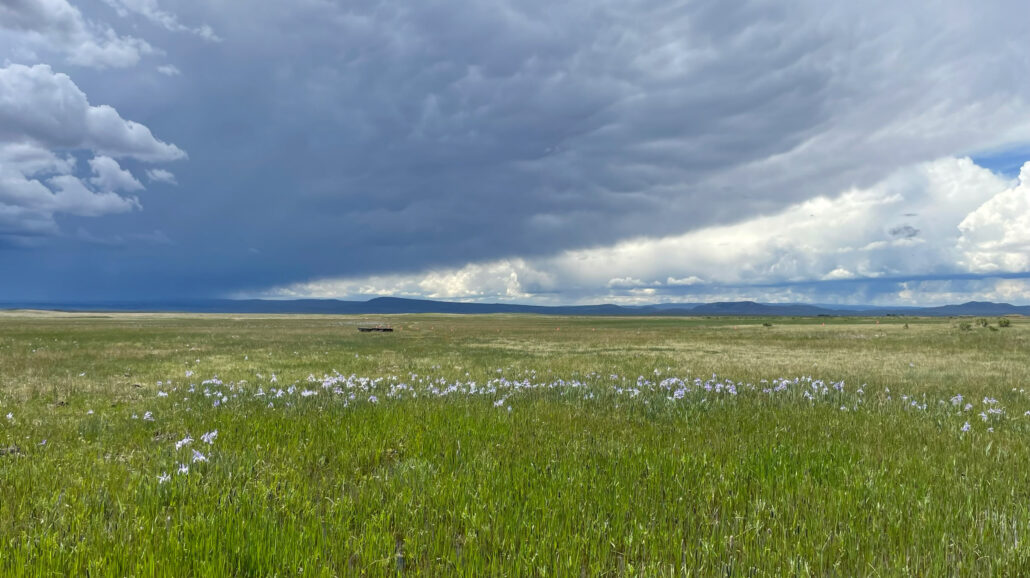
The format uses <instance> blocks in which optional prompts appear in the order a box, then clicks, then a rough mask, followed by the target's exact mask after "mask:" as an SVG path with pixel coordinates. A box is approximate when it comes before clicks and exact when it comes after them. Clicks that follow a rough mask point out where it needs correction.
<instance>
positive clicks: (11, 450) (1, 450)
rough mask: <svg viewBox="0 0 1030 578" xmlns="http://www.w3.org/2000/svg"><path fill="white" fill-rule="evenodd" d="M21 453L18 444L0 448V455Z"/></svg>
mask: <svg viewBox="0 0 1030 578" xmlns="http://www.w3.org/2000/svg"><path fill="white" fill-rule="evenodd" d="M20 453H21V448H20V447H18V446H11V447H9V448H0V456H14V455H17V454H20Z"/></svg>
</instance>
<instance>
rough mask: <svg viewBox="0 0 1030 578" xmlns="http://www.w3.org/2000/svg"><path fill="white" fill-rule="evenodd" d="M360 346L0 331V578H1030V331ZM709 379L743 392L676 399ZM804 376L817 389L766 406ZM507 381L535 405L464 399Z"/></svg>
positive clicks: (490, 322)
mask: <svg viewBox="0 0 1030 578" xmlns="http://www.w3.org/2000/svg"><path fill="white" fill-rule="evenodd" d="M358 321H359V319H358V318H348V317H315V316H311V317H305V316H291V317H260V316H173V315H110V316H105V315H88V316H87V315H61V314H29V313H19V314H12V313H8V314H0V449H4V450H7V451H6V452H5V455H0V540H2V543H0V574H3V575H54V576H65V575H86V574H91V575H105V576H106V575H112V576H151V575H218V576H224V575H243V576H266V575H279V576H293V575H311V576H337V575H338V576H346V575H369V576H378V575H399V574H411V575H416V574H425V575H440V576H444V575H446V576H452V575H467V576H482V575H488V576H502V575H507V576H526V575H529V576H534V575H538V576H580V575H585V576H598V575H607V576H674V575H675V576H681V575H697V576H709V575H730V576H782V575H799V576H806V575H820V576H822V575H838V576H865V575H869V576H889V575H913V574H916V575H931V576H950V575H1025V574H1026V573H1027V572H1028V570H1030V548H1028V547H1027V545H1026V542H1025V541H1026V538H1027V537H1028V536H1030V417H1026V416H1024V415H1023V414H1024V412H1026V411H1027V410H1030V398H1028V395H1027V391H1030V371H1028V369H1030V363H1028V361H1027V360H1028V355H1027V354H1028V353H1030V347H1028V346H1030V342H1028V340H1030V322H1027V321H1025V320H1023V319H1014V320H1013V322H1012V325H1011V327H1006V328H1001V329H998V330H992V329H990V328H983V327H974V328H972V329H970V330H963V329H961V328H960V327H959V323H960V320H948V319H939V320H933V319H918V320H916V319H902V318H881V319H879V320H875V319H773V320H771V323H772V324H773V326H772V327H764V326H763V325H762V324H763V322H770V320H768V319H733V318H718V319H700V318H699V319H693V318H691V319H671V318H653V319H651V318H649V319H643V318H558V317H532V316H484V317H460V316H434V315H422V316H398V317H393V318H388V321H389V322H390V323H392V324H393V325H394V327H396V328H397V329H398V331H396V332H394V333H392V334H360V333H358V332H357V331H356V328H355V324H356V323H357V322H358ZM877 321H879V323H877ZM991 322H992V324H993V325H994V326H995V327H996V326H997V323H996V320H991ZM906 324H907V326H906ZM498 370H500V372H498ZM187 371H192V372H194V374H193V376H192V377H190V378H186V372H187ZM334 371H338V372H339V373H340V374H342V375H343V376H350V375H352V374H353V375H356V376H359V377H368V378H382V381H381V382H380V383H378V385H376V386H374V387H370V386H361V385H355V386H354V387H351V388H348V387H346V386H345V385H344V386H342V390H343V391H344V393H342V394H337V393H333V391H332V387H335V386H332V387H330V388H329V389H323V388H322V385H321V382H322V379H323V377H324V376H326V375H333V374H334V373H333V372H334ZM656 371H657V373H656ZM273 374H275V375H276V376H277V380H278V381H277V382H275V383H273V382H271V381H270V379H271V376H272V375H273ZM312 374H313V375H314V376H315V378H317V381H315V382H314V383H311V382H309V381H308V376H309V375H312ZM412 374H417V377H413V376H412ZM613 374H615V375H617V376H618V378H615V379H613V378H612V377H611V376H612V375H613ZM712 374H718V376H719V379H720V381H721V380H724V379H725V380H732V381H733V382H739V386H738V389H739V391H738V394H737V395H731V394H728V393H726V392H721V393H716V392H706V391H704V389H703V388H698V387H696V386H694V385H693V384H692V382H691V381H690V380H692V379H693V378H700V379H702V380H705V379H710V378H711V377H712ZM215 375H217V376H218V377H219V378H220V380H221V381H222V382H223V385H222V386H216V385H213V384H209V385H206V386H205V385H202V384H201V381H202V380H206V379H210V378H212V377H213V376H215ZM672 376H677V377H680V378H684V379H685V380H687V381H688V385H690V391H689V392H687V393H686V394H685V395H684V397H683V398H682V399H669V398H670V397H674V396H673V391H674V390H675V389H677V388H678V387H679V386H672V387H670V388H663V387H662V386H659V385H657V384H658V383H659V382H660V381H661V380H663V379H666V378H668V377H672ZM803 376H811V377H812V378H813V379H816V380H819V379H822V380H826V382H827V383H826V389H827V393H825V394H824V393H822V392H821V391H819V392H816V395H815V396H814V397H815V400H814V401H810V400H808V399H806V398H805V397H804V396H803V391H804V388H807V387H810V386H808V385H807V384H806V383H802V384H799V385H791V386H790V387H788V388H787V391H784V392H774V393H763V392H762V391H761V390H762V389H768V388H770V387H771V385H770V384H768V383H763V382H762V381H761V380H763V379H764V380H769V381H771V380H773V379H775V378H794V377H803ZM502 377H503V378H505V379H508V380H523V379H525V380H529V382H530V383H531V384H536V385H540V384H548V385H549V387H533V388H511V387H508V386H506V385H501V386H497V382H496V381H495V382H492V383H493V387H495V388H496V389H497V391H489V390H488V391H487V392H486V393H475V394H470V393H468V389H469V386H468V384H469V383H470V382H473V381H474V382H475V383H476V384H477V392H481V391H482V389H483V388H484V387H491V386H490V385H488V384H490V383H491V382H490V380H497V379H500V378H502ZM638 377H641V378H643V379H644V380H647V381H649V382H650V384H643V385H641V386H640V387H637V385H636V384H637V380H638ZM169 380H170V381H171V383H169ZM430 380H431V381H433V382H434V384H432V385H431V384H430V383H429V381H430ZM436 380H441V381H440V382H439V383H436ZM558 380H563V381H564V383H565V385H564V386H560V385H556V384H557V383H558ZM841 380H843V382H844V387H843V391H840V392H838V391H836V390H835V389H833V387H832V384H831V383H830V382H831V381H832V382H837V381H841ZM159 381H160V382H162V383H161V384H160V385H158V382H159ZM459 382H460V383H461V384H462V385H461V386H460V387H459V389H460V390H461V391H460V392H458V393H452V394H450V395H446V396H437V395H433V394H432V393H431V392H430V388H431V387H437V388H438V389H441V390H442V389H445V388H446V387H447V386H448V385H454V384H456V383H459ZM573 382H575V384H573ZM191 383H193V384H196V387H195V388H194V389H195V391H194V392H192V393H191V392H189V391H188V388H189V387H190V384H191ZM354 383H356V382H352V385H354ZM398 383H408V384H411V385H412V387H413V388H414V389H415V391H416V392H417V394H418V395H417V397H414V396H412V395H411V393H410V392H407V390H398V391H400V392H401V394H402V395H401V398H399V399H397V398H393V397H390V395H388V393H389V391H390V389H389V388H390V386H391V385H396V384H398ZM749 383H750V384H753V386H754V387H753V388H749V387H748V386H747V384H749ZM230 384H231V387H230ZM293 384H296V391H295V393H293V394H289V395H284V396H283V397H280V398H275V397H273V393H272V391H273V389H274V388H280V387H281V388H283V389H286V388H288V387H290V386H291V385H293ZM205 388H207V389H208V390H209V392H210V391H212V390H217V391H218V392H220V394H221V395H224V396H225V397H226V398H227V400H226V401H225V403H220V405H219V407H213V400H214V399H215V397H214V396H212V397H206V396H205V395H204V393H203V390H204V389H205ZM258 388H261V390H262V391H264V392H265V394H266V395H265V396H263V397H255V395H254V394H255V393H256V392H257V391H258ZM859 388H861V389H862V390H863V391H862V393H859V392H858V389H859ZM305 389H309V390H312V391H318V394H317V395H312V396H310V397H302V396H301V395H300V391H302V390H305ZM632 389H638V390H639V391H640V393H639V394H633V393H631V391H630V390H632ZM1024 390H1026V391H1024ZM159 391H161V392H165V393H168V394H169V395H168V396H167V397H159V396H158V392H159ZM351 392H354V393H355V396H354V398H353V399H350V395H349V394H350V393H351ZM956 394H961V395H962V396H963V397H964V400H963V402H962V403H961V404H959V405H957V406H956V405H953V404H952V403H951V401H950V400H951V398H952V397H953V396H955V395H956ZM234 395H235V397H233V396H234ZM369 395H376V397H377V398H378V403H370V402H369V401H368V396H369ZM903 396H904V398H903ZM985 397H990V398H995V399H997V403H985V402H984V401H983V398H985ZM502 399H503V401H502V402H501V403H500V405H499V406H498V405H495V402H497V401H499V400H502ZM913 401H914V402H915V403H916V406H917V407H913V406H912V403H913ZM269 402H272V403H273V407H271V408H269V407H268V403H269ZM965 403H972V404H973V406H974V407H973V408H972V409H971V410H969V411H963V406H964V405H965ZM924 404H925V409H922V407H923V405H924ZM991 407H1001V408H1004V413H1003V414H1001V415H989V416H988V418H989V419H988V421H984V420H982V419H981V418H980V417H979V414H980V413H981V412H982V411H986V409H988V408H991ZM508 408H510V410H509V409H508ZM842 408H843V410H842ZM90 410H92V412H93V413H91V414H90V413H88V412H89V411H90ZM845 410H846V411H845ZM148 411H149V412H152V413H153V416H154V420H153V421H145V420H144V419H142V416H143V415H144V413H145V412H148ZM9 412H10V413H11V414H13V419H11V420H8V419H6V418H4V417H3V416H4V415H6V414H7V413H9ZM134 415H135V416H136V418H135V419H134V418H133V416H134ZM966 422H969V423H970V431H968V432H963V431H961V428H962V426H963V425H964V424H965V423H966ZM988 428H992V429H993V431H989V430H988ZM213 430H217V431H218V437H217V439H216V440H215V441H214V443H213V444H210V445H209V444H206V443H204V442H202V441H201V440H200V436H201V434H203V433H205V432H209V431H213ZM187 434H190V435H191V436H192V437H193V438H195V441H194V442H193V443H192V444H191V445H189V446H188V447H183V448H181V449H179V450H176V448H175V444H176V442H177V441H179V440H181V439H183V438H184V437H185V436H186V435H187ZM44 439H45V440H46V444H45V445H40V443H41V442H42V441H43V440H44ZM193 449H197V450H199V451H201V452H203V453H204V455H205V456H206V457H207V459H208V461H207V462H198V463H191V462H190V454H191V451H192V450H193ZM183 462H185V463H186V464H187V465H188V466H189V468H190V471H189V473H188V474H186V475H181V474H178V473H176V471H177V466H178V464H180V463H183ZM163 473H167V474H169V476H170V481H168V482H165V483H161V482H160V481H159V480H158V476H159V475H161V474H163Z"/></svg>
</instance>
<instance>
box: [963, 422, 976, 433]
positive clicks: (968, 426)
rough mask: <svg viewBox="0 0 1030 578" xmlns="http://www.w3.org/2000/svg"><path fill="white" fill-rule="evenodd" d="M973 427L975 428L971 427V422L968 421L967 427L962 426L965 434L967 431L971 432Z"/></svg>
mask: <svg viewBox="0 0 1030 578" xmlns="http://www.w3.org/2000/svg"><path fill="white" fill-rule="evenodd" d="M972 427H973V426H971V425H969V422H968V421H967V422H966V423H965V425H963V426H962V431H964V432H967V431H969V430H970V429H971V428H972Z"/></svg>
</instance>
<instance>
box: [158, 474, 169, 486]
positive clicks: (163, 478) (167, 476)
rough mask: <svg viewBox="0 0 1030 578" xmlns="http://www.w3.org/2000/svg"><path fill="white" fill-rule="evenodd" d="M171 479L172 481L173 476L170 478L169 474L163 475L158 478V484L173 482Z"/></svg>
mask: <svg viewBox="0 0 1030 578" xmlns="http://www.w3.org/2000/svg"><path fill="white" fill-rule="evenodd" d="M171 479H172V476H169V475H168V474H167V473H162V474H161V475H160V476H158V477H157V483H159V484H163V483H165V482H167V481H168V480H171Z"/></svg>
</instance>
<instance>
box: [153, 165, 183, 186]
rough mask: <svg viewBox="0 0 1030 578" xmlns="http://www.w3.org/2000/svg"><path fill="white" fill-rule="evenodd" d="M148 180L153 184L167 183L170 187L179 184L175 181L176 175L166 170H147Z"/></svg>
mask: <svg viewBox="0 0 1030 578" xmlns="http://www.w3.org/2000/svg"><path fill="white" fill-rule="evenodd" d="M147 180H149V181H150V182H152V183H166V184H169V185H177V184H179V182H178V181H177V180H175V174H173V173H172V172H171V171H166V170H164V169H147Z"/></svg>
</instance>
